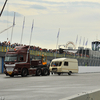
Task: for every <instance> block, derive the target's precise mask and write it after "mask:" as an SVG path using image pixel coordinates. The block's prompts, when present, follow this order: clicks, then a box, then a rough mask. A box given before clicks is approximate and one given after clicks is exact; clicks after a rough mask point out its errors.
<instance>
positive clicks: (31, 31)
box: [31, 20, 34, 33]
mask: <svg viewBox="0 0 100 100" xmlns="http://www.w3.org/2000/svg"><path fill="white" fill-rule="evenodd" d="M33 25H34V20H33V23H32V28H31V33H32V31H33Z"/></svg>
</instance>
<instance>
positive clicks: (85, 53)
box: [85, 39, 88, 57]
mask: <svg viewBox="0 0 100 100" xmlns="http://www.w3.org/2000/svg"><path fill="white" fill-rule="evenodd" d="M87 43H88V39H87V41H86V44H85V45H86V48H87ZM85 57H86V51H85Z"/></svg>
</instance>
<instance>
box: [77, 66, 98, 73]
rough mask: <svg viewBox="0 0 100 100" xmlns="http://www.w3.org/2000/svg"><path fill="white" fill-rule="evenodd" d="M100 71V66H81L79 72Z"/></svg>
mask: <svg viewBox="0 0 100 100" xmlns="http://www.w3.org/2000/svg"><path fill="white" fill-rule="evenodd" d="M90 72H100V66H79V71H78V73H90Z"/></svg>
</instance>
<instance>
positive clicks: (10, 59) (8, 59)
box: [5, 55, 17, 62]
mask: <svg viewBox="0 0 100 100" xmlns="http://www.w3.org/2000/svg"><path fill="white" fill-rule="evenodd" d="M7 61H17V55H6V56H5V62H7Z"/></svg>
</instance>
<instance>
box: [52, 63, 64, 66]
mask: <svg viewBox="0 0 100 100" xmlns="http://www.w3.org/2000/svg"><path fill="white" fill-rule="evenodd" d="M61 64H62V62H52V63H51V66H61Z"/></svg>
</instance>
